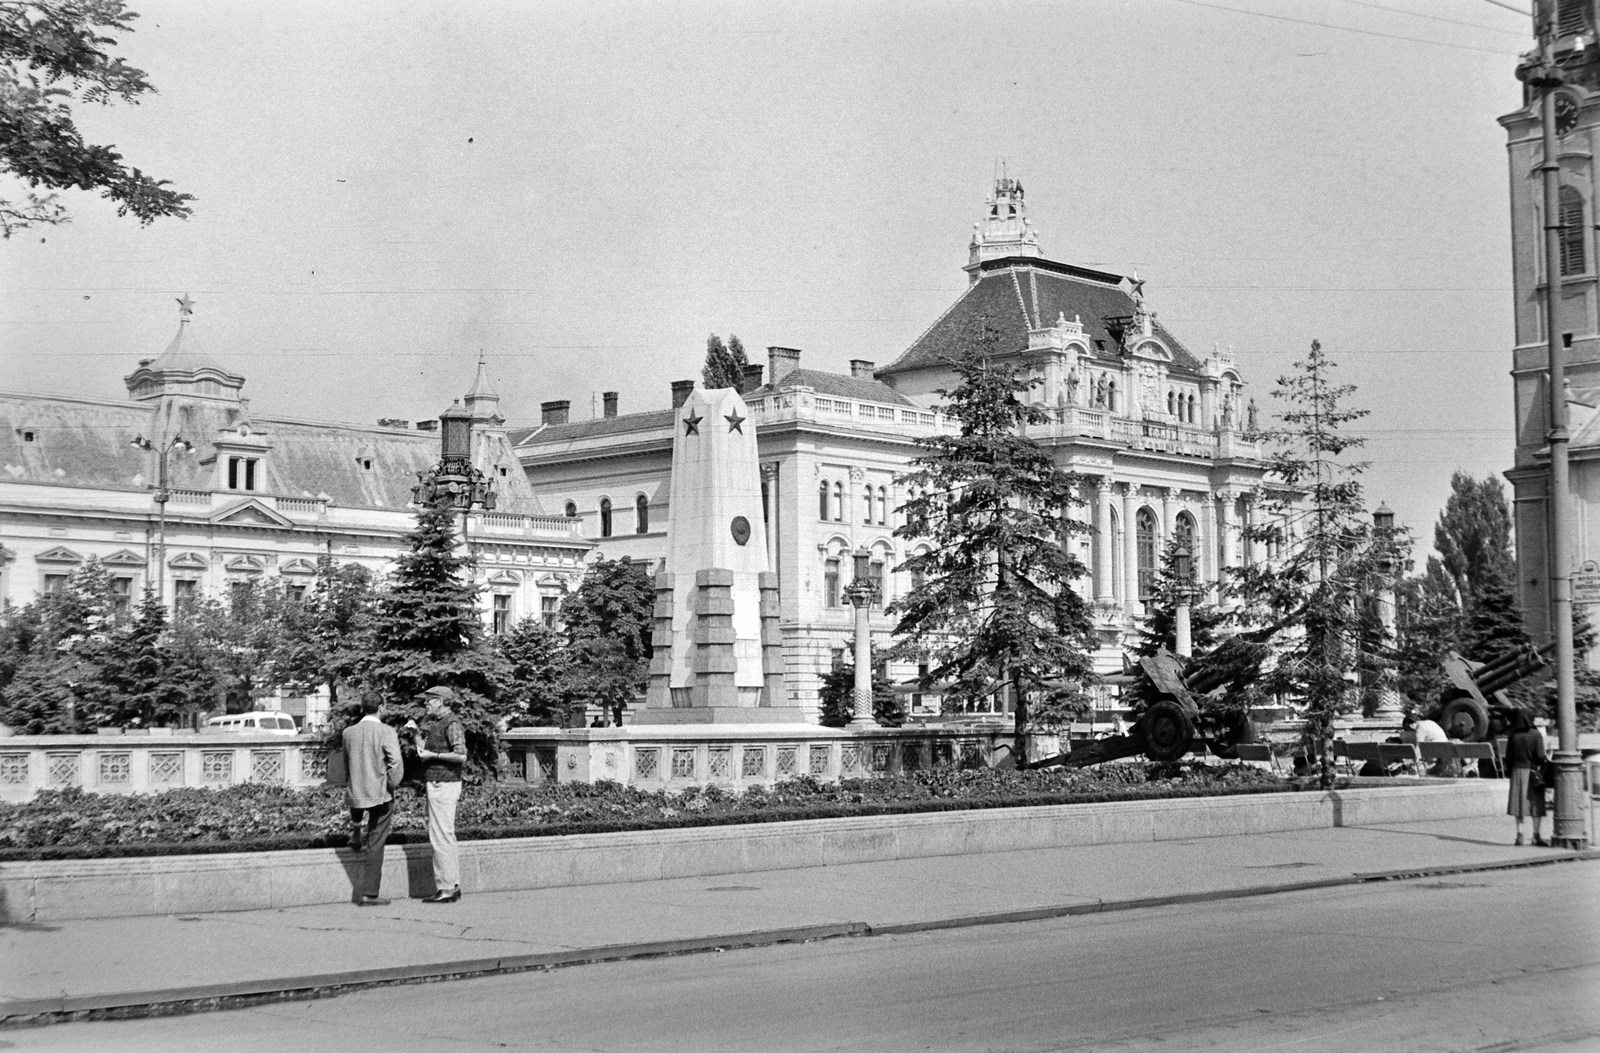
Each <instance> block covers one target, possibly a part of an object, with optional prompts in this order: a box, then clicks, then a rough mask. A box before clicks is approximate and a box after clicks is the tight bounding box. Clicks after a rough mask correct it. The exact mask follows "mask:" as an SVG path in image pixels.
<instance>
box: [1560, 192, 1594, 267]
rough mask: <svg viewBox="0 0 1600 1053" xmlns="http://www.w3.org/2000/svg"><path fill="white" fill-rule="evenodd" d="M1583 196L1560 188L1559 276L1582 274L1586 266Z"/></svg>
mask: <svg viewBox="0 0 1600 1053" xmlns="http://www.w3.org/2000/svg"><path fill="white" fill-rule="evenodd" d="M1583 236H1584V229H1583V195H1581V194H1579V193H1578V192H1577V191H1576V190H1574V189H1572V188H1571V187H1570V186H1564V187H1562V188H1561V275H1562V277H1566V276H1567V275H1569V274H1582V273H1584V272H1585V271H1587V270H1588V269H1589V268H1588V264H1587V262H1586V260H1585V259H1584V251H1583Z"/></svg>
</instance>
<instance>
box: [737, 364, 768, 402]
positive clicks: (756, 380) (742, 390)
mask: <svg viewBox="0 0 1600 1053" xmlns="http://www.w3.org/2000/svg"><path fill="white" fill-rule="evenodd" d="M765 368H766V367H764V366H745V367H744V376H743V377H741V378H740V379H739V394H741V395H748V394H749V393H750V392H752V391H754V390H755V389H756V388H759V387H760V386H761V372H762V370H763V369H765Z"/></svg>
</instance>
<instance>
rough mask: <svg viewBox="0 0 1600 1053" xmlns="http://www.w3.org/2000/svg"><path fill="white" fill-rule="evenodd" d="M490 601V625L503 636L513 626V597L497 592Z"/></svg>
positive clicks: (496, 632)
mask: <svg viewBox="0 0 1600 1053" xmlns="http://www.w3.org/2000/svg"><path fill="white" fill-rule="evenodd" d="M490 602H491V608H490V627H491V629H492V630H493V632H494V634H495V635H496V636H502V635H504V634H505V632H506V630H508V629H510V628H511V597H510V596H507V595H506V594H505V593H503V592H497V593H495V594H494V596H493V597H491V600H490Z"/></svg>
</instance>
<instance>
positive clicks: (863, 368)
mask: <svg viewBox="0 0 1600 1053" xmlns="http://www.w3.org/2000/svg"><path fill="white" fill-rule="evenodd" d="M850 375H851V376H852V377H855V378H856V379H857V380H871V379H872V363H871V362H868V361H867V360H866V359H864V358H852V359H851V360H850Z"/></svg>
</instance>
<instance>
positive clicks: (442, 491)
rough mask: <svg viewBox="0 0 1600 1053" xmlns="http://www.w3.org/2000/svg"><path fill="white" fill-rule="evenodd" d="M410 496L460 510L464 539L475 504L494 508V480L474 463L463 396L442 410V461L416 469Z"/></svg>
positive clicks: (440, 433)
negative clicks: (423, 469) (427, 469)
mask: <svg viewBox="0 0 1600 1053" xmlns="http://www.w3.org/2000/svg"><path fill="white" fill-rule="evenodd" d="M411 496H412V498H413V499H414V500H415V501H416V502H417V504H419V505H429V504H433V503H434V502H436V501H443V502H445V503H446V504H448V505H449V506H450V507H451V508H453V509H455V510H456V511H458V512H460V513H461V541H462V544H465V543H466V539H467V513H469V512H471V511H472V510H473V509H474V508H481V509H483V510H484V511H486V512H492V511H494V506H495V501H496V495H495V492H494V483H493V482H492V481H491V480H490V479H489V477H488V476H486V475H484V474H483V473H482V472H480V471H479V470H478V469H476V468H474V467H473V466H472V414H470V413H468V412H467V411H466V410H465V409H463V408H462V407H461V400H460V399H457V400H456V401H455V402H453V403H451V404H450V408H449V409H447V410H445V411H444V412H443V413H441V414H439V463H438V464H436V465H434V466H433V468H432V469H430V470H429V471H426V472H418V473H417V485H416V486H413V487H412V488H411Z"/></svg>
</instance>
